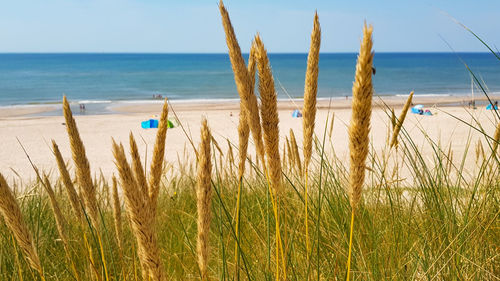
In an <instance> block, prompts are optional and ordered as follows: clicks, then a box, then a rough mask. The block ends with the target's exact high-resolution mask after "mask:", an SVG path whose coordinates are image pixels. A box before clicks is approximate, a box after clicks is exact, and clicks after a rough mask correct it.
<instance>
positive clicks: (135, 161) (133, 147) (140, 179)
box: [113, 132, 149, 195]
mask: <svg viewBox="0 0 500 281" xmlns="http://www.w3.org/2000/svg"><path fill="white" fill-rule="evenodd" d="M129 143H130V155H131V156H132V167H133V169H134V175H135V179H136V180H137V184H138V185H139V188H141V191H142V193H143V194H146V195H147V194H148V192H149V191H148V183H147V180H146V174H145V173H144V169H143V167H142V163H141V156H140V155H139V149H138V148H137V143H136V141H135V139H134V135H133V134H132V132H130V134H129ZM113 180H114V181H115V180H116V179H115V178H114V177H113ZM113 184H114V182H113Z"/></svg>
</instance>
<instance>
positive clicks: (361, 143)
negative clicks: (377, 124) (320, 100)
mask: <svg viewBox="0 0 500 281" xmlns="http://www.w3.org/2000/svg"><path fill="white" fill-rule="evenodd" d="M372 32H373V28H372V26H371V25H370V26H369V27H367V26H366V23H365V25H364V28H363V40H362V42H361V48H360V50H359V55H358V62H357V64H356V75H355V77H354V79H355V80H354V85H353V87H352V117H351V124H350V126H349V152H350V161H351V163H350V170H349V190H348V193H349V199H350V204H351V209H352V211H351V229H350V235H349V254H348V258H347V279H346V280H349V274H350V271H351V249H352V234H353V230H354V213H355V211H356V209H357V207H358V204H359V201H360V199H361V192H362V188H363V182H364V180H365V170H366V156H367V155H368V148H369V146H368V143H369V141H370V140H369V138H368V134H369V132H370V119H371V114H372V97H373V84H372V71H373V52H372V46H373V42H372Z"/></svg>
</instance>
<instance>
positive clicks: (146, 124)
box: [141, 119, 174, 129]
mask: <svg viewBox="0 0 500 281" xmlns="http://www.w3.org/2000/svg"><path fill="white" fill-rule="evenodd" d="M167 122H168V124H167V125H168V126H167V127H168V128H173V127H174V123H172V121H170V120H167ZM141 127H142V128H143V129H152V128H158V120H156V119H149V120H146V121H142V122H141Z"/></svg>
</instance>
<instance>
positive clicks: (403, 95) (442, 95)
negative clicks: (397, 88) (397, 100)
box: [394, 94, 456, 97]
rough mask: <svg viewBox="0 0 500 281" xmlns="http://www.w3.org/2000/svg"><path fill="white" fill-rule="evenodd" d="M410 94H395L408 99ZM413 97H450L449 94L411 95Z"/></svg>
mask: <svg viewBox="0 0 500 281" xmlns="http://www.w3.org/2000/svg"><path fill="white" fill-rule="evenodd" d="M409 95H410V94H397V95H394V96H396V97H408V96H409ZM413 96H414V97H452V96H456V95H451V94H413Z"/></svg>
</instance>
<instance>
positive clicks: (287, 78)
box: [0, 53, 500, 108]
mask: <svg viewBox="0 0 500 281" xmlns="http://www.w3.org/2000/svg"><path fill="white" fill-rule="evenodd" d="M461 60H463V61H464V62H466V63H467V64H468V65H469V66H470V68H471V69H472V70H473V71H474V72H475V74H476V75H477V76H478V77H480V79H483V80H484V82H485V84H486V85H487V86H488V90H489V91H490V92H500V62H499V61H498V60H496V59H495V58H494V57H493V55H492V54H489V53H458V54H455V53H376V54H375V58H374V65H375V68H376V75H375V76H374V78H373V79H374V87H375V91H376V93H377V94H378V95H405V94H408V93H409V92H410V91H412V90H414V91H415V94H416V95H466V94H469V93H470V91H471V78H470V75H469V73H468V71H467V69H466V67H465V66H464V64H463V63H462V61H461ZM270 62H271V66H272V69H273V74H274V77H275V84H276V90H277V92H278V97H279V98H282V99H287V98H289V96H290V97H292V98H300V97H301V96H302V95H303V87H304V77H305V71H306V63H307V54H270ZM355 64H356V54H354V53H342V54H326V53H325V54H321V56H320V66H319V67H320V72H319V82H318V96H319V97H323V98H328V97H344V96H346V95H351V87H352V81H353V77H354V72H355ZM283 89H285V90H286V92H285V90H283ZM63 94H65V95H67V97H68V98H69V99H70V100H71V101H73V102H75V103H77V102H79V103H87V104H89V105H91V106H93V105H94V104H95V105H100V106H101V108H103V105H106V104H110V103H124V102H125V103H126V102H136V101H153V99H152V96H153V95H154V94H161V95H163V97H168V98H169V99H171V100H186V101H195V100H198V101H199V100H207V99H208V100H211V99H222V100H224V99H236V98H238V95H237V92H236V87H235V84H234V78H233V73H232V70H231V64H230V62H229V58H228V56H227V54H0V107H3V106H13V105H14V106H15V105H27V104H28V105H29V104H35V105H36V104H50V103H58V102H60V101H61V99H62V95H63ZM104 107H105V106H104Z"/></svg>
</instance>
